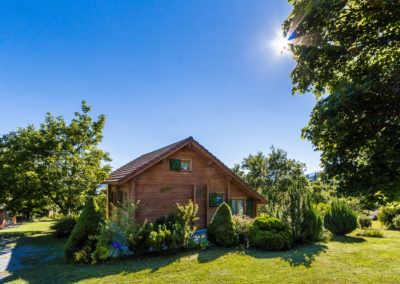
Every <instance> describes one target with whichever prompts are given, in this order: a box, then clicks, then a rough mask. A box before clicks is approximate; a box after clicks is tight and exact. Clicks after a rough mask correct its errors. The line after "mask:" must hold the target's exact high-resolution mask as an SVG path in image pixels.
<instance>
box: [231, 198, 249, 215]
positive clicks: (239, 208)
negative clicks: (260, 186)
mask: <svg viewBox="0 0 400 284" xmlns="http://www.w3.org/2000/svg"><path fill="white" fill-rule="evenodd" d="M229 206H230V207H231V211H232V215H236V214H237V215H241V216H243V215H244V213H245V200H244V199H231V200H229Z"/></svg>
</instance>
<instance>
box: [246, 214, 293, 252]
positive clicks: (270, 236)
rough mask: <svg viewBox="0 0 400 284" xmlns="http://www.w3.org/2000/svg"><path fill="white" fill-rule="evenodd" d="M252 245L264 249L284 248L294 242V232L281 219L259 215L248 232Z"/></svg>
mask: <svg viewBox="0 0 400 284" xmlns="http://www.w3.org/2000/svg"><path fill="white" fill-rule="evenodd" d="M248 238H249V243H250V246H252V247H255V248H259V249H262V250H283V249H287V248H290V247H291V246H292V243H293V239H292V232H291V230H290V229H289V227H287V226H285V225H284V224H283V223H282V221H281V220H279V219H277V218H273V217H269V216H262V217H257V218H256V219H254V221H253V223H252V224H251V225H250V228H249V233H248Z"/></svg>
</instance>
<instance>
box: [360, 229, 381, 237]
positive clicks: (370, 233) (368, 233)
mask: <svg viewBox="0 0 400 284" xmlns="http://www.w3.org/2000/svg"><path fill="white" fill-rule="evenodd" d="M363 233H364V234H366V236H367V237H370V238H383V233H382V232H381V231H380V230H372V229H371V230H364V231H363Z"/></svg>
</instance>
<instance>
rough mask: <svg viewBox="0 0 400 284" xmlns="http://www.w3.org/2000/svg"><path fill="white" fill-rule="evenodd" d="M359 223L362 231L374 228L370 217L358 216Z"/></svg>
mask: <svg viewBox="0 0 400 284" xmlns="http://www.w3.org/2000/svg"><path fill="white" fill-rule="evenodd" d="M357 221H358V225H359V226H360V228H361V229H366V228H370V227H371V226H372V220H371V218H369V217H368V216H365V215H360V216H358V218H357Z"/></svg>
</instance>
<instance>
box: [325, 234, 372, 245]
mask: <svg viewBox="0 0 400 284" xmlns="http://www.w3.org/2000/svg"><path fill="white" fill-rule="evenodd" d="M331 242H339V243H349V244H351V243H363V242H365V239H364V238H357V237H351V236H339V235H334V236H333V237H332V239H331Z"/></svg>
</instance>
